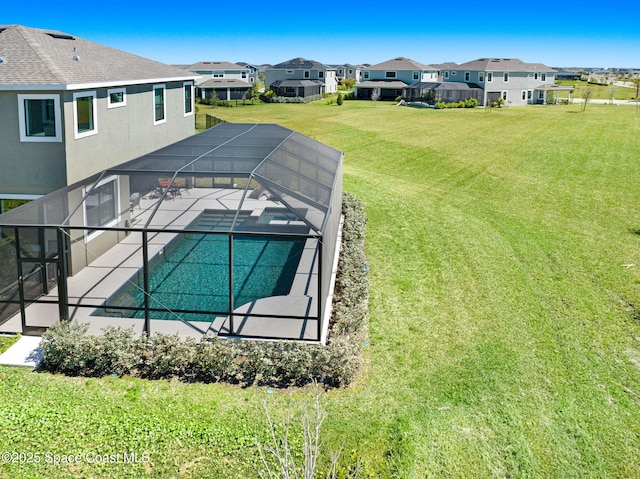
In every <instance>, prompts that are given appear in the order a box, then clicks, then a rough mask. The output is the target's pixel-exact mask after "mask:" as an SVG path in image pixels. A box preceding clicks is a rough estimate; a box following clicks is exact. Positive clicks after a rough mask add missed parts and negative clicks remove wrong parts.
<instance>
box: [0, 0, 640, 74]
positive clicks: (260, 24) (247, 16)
mask: <svg viewBox="0 0 640 479" xmlns="http://www.w3.org/2000/svg"><path fill="white" fill-rule="evenodd" d="M515 3H516V2H514V0H486V1H484V2H476V1H469V0H458V1H457V2H398V3H394V2H388V1H380V2H378V1H377V0H373V1H369V2H335V3H334V4H333V5H335V6H334V7H331V8H325V9H322V8H321V5H322V4H321V3H320V2H310V1H308V0H298V1H291V0H282V1H280V2H269V1H264V0H262V1H256V0H244V1H236V2H230V1H228V0H227V1H223V2H221V1H216V0H214V1H212V2H183V3H182V4H181V5H179V3H178V2H175V1H173V2H169V1H166V0H157V1H153V2H151V1H147V0H142V1H137V0H129V1H122V0H113V1H110V2H105V1H104V0H101V1H94V0H85V1H73V0H48V1H43V0H35V1H25V3H22V2H20V1H15V0H6V1H5V2H3V6H2V8H1V9H0V23H4V24H20V25H26V26H29V27H35V28H46V29H55V30H61V31H64V32H66V33H69V34H72V35H76V36H79V37H82V38H84V39H86V40H91V41H94V42H97V43H102V44H104V45H108V46H110V47H113V48H117V49H120V50H124V51H127V52H130V53H134V54H136V55H140V56H143V57H146V58H150V59H153V60H157V61H161V62H164V63H183V64H189V63H195V62H198V61H207V60H210V61H214V60H215V61H230V62H238V61H246V62H250V63H257V64H261V63H272V64H276V63H280V62H283V61H285V60H289V59H291V58H295V57H304V58H307V59H312V60H316V61H319V62H322V63H330V64H333V63H352V64H358V63H371V64H375V63H379V62H382V61H385V60H388V59H390V58H395V57H398V56H403V57H407V58H411V59H413V60H416V61H418V62H421V63H426V64H430V63H442V62H446V61H453V62H456V63H463V62H466V61H470V60H474V59H476V58H481V57H502V58H520V59H521V60H523V61H525V62H533V63H544V64H546V65H548V66H565V67H571V66H584V67H605V68H610V67H635V68H640V25H638V18H640V2H637V1H633V2H622V3H619V4H617V5H616V6H615V7H614V8H612V7H608V6H606V5H605V4H604V3H597V4H596V3H591V2H590V1H589V0H587V1H586V2H557V3H556V4H554V3H553V2H529V3H525V2H518V3H517V4H515ZM608 10H611V13H610V14H609V13H608Z"/></svg>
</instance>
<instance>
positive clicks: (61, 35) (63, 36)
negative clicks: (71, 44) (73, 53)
mask: <svg viewBox="0 0 640 479" xmlns="http://www.w3.org/2000/svg"><path fill="white" fill-rule="evenodd" d="M47 35H49V36H50V37H51V38H57V39H58V40H75V37H72V36H71V35H67V34H66V33H53V32H49V33H47Z"/></svg>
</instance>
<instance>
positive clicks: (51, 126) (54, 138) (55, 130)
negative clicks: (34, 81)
mask: <svg viewBox="0 0 640 479" xmlns="http://www.w3.org/2000/svg"><path fill="white" fill-rule="evenodd" d="M18 118H19V121H20V141H25V142H26V141H35V142H37V141H42V142H45V141H46V142H60V141H62V120H61V116H60V96H59V95H44V94H29V95H18Z"/></svg>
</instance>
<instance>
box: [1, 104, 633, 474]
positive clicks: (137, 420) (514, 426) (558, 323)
mask: <svg viewBox="0 0 640 479" xmlns="http://www.w3.org/2000/svg"><path fill="white" fill-rule="evenodd" d="M199 110H200V113H202V112H203V111H204V108H203V107H202V106H200V107H199ZM579 111H580V105H571V106H552V107H535V106H530V107H512V108H502V109H493V110H492V111H491V112H490V113H489V112H488V111H485V110H482V109H476V110H439V111H436V110H427V109H413V108H408V107H394V106H393V105H392V104H390V103H385V102H377V104H376V105H375V106H374V105H373V103H372V102H368V101H364V102H352V101H348V102H345V104H344V105H343V106H342V107H338V106H336V105H327V104H326V103H325V102H316V103H313V104H310V105H263V104H256V105H253V106H246V107H239V108H218V109H215V110H214V111H213V112H212V114H214V115H215V116H219V117H221V118H224V119H226V120H229V121H235V122H269V123H279V124H282V125H283V126H286V127H289V128H292V129H295V130H297V131H299V132H301V133H303V134H305V135H309V136H311V137H313V138H315V139H317V140H319V141H322V142H324V143H327V144H329V145H331V146H333V147H335V148H338V149H340V150H342V151H344V152H345V176H344V188H345V190H346V191H349V192H352V193H354V194H356V195H357V196H358V197H359V198H360V199H362V200H363V202H364V203H365V206H366V210H367V214H368V219H369V222H368V228H367V254H368V260H369V263H370V284H371V317H370V334H371V338H370V345H369V346H368V347H367V348H366V354H367V367H366V369H365V371H364V372H363V377H362V379H361V380H360V381H359V382H358V383H357V384H355V385H354V386H353V387H352V388H349V389H345V390H332V391H330V392H328V393H326V394H324V395H323V397H322V403H323V407H324V409H325V410H326V411H327V413H328V417H327V419H326V421H325V423H324V425H323V438H324V441H325V451H327V452H325V454H323V456H322V466H323V467H325V466H326V464H327V461H328V459H329V453H328V451H329V449H334V450H336V449H338V448H340V447H343V454H342V461H341V465H342V467H343V472H344V470H346V468H348V467H350V466H353V465H354V464H355V463H356V462H357V461H360V462H361V464H362V473H361V476H360V477H367V478H423V477H428V478H438V479H441V478H505V477H528V478H556V477H557V478H560V477H562V478H584V477H590V478H623V477H624V478H640V468H639V467H638V464H640V187H639V186H640V185H639V179H640V174H639V172H638V168H639V163H638V159H639V158H640V110H639V109H637V108H635V107H632V106H628V107H627V106H624V107H622V106H617V107H614V106H608V105H590V106H589V108H587V109H586V111H585V112H583V113H579ZM309 397H310V393H309V392H308V391H293V392H291V391H273V392H271V391H268V390H266V389H264V388H247V389H239V388H236V387H232V386H227V385H216V384H182V383H177V382H162V381H160V382H152V381H142V380H137V379H128V378H117V377H108V378H104V379H86V378H68V377H59V376H52V375H49V374H35V373H31V372H29V371H26V370H22V369H15V368H0V450H2V451H16V452H27V453H28V452H34V453H35V452H39V453H41V454H44V453H45V452H50V453H51V454H57V455H64V454H83V457H82V460H81V461H80V462H79V463H75V464H57V465H54V464H50V463H46V462H45V461H44V457H45V456H42V455H41V456H40V457H41V461H40V463H37V464H18V463H11V464H7V463H5V464H2V465H0V475H2V477H7V478H14V477H43V478H44V477H47V478H56V477H68V476H70V475H75V476H77V477H109V478H119V477H121V478H125V477H127V478H129V477H157V478H167V477H179V478H196V477H197V478H204V477H214V478H215V477H224V478H228V479H231V478H247V477H256V472H255V470H254V468H253V465H254V464H255V463H256V461H257V459H258V455H257V452H256V447H255V442H256V440H257V439H256V438H258V439H260V438H261V439H260V440H262V441H266V434H267V433H266V420H265V414H264V412H263V402H265V401H266V403H267V406H268V408H269V410H270V411H271V414H272V415H273V416H274V418H275V420H276V421H277V422H278V423H279V424H280V430H282V424H283V422H284V420H285V417H286V415H287V411H288V410H289V409H291V411H293V412H295V411H297V410H298V409H299V408H300V407H302V405H304V404H305V401H307V400H308V399H309ZM291 434H292V440H293V442H294V444H298V445H299V444H300V443H301V427H300V425H299V423H294V428H293V430H292V432H291ZM124 452H128V453H138V455H139V456H140V459H141V460H139V461H138V462H134V463H131V462H129V463H123V462H122V461H121V462H116V463H110V462H107V461H102V462H100V463H96V461H95V460H94V461H89V460H88V458H90V457H94V456H90V455H87V453H89V454H94V455H95V454H99V455H116V454H121V457H124V456H122V454H123V453H124ZM144 453H146V454H147V455H146V456H142V455H143V454H144ZM128 457H131V456H128ZM145 459H148V460H145ZM322 477H324V474H323V475H322Z"/></svg>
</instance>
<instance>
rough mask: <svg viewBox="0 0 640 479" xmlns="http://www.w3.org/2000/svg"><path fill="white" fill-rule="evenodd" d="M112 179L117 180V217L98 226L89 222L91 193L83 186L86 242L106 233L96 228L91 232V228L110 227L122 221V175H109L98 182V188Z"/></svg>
mask: <svg viewBox="0 0 640 479" xmlns="http://www.w3.org/2000/svg"><path fill="white" fill-rule="evenodd" d="M111 181H115V188H114V207H115V209H116V211H115V218H114V219H112V220H111V221H109V222H108V223H106V224H104V225H100V226H96V225H89V224H88V222H87V201H86V198H87V193H89V189H86V188H83V189H82V197H83V198H84V201H83V202H82V211H83V214H84V217H83V220H84V226H85V227H86V228H87V229H86V230H85V235H84V242H85V243H88V242H89V241H91V240H93V239H94V238H97V237H98V236H100V235H101V234H102V233H104V232H105V231H104V230H100V229H98V230H96V231H93V232H91V233H90V232H89V230H91V229H92V228H110V227H112V226H115V225H117V224H118V223H120V220H121V217H120V177H118V176H117V175H112V176H109V177H107V178H105V179H103V180H102V181H101V182H100V183H98V184H97V185H96V188H99V187H100V186H102V185H105V184H107V183H109V182H111Z"/></svg>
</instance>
